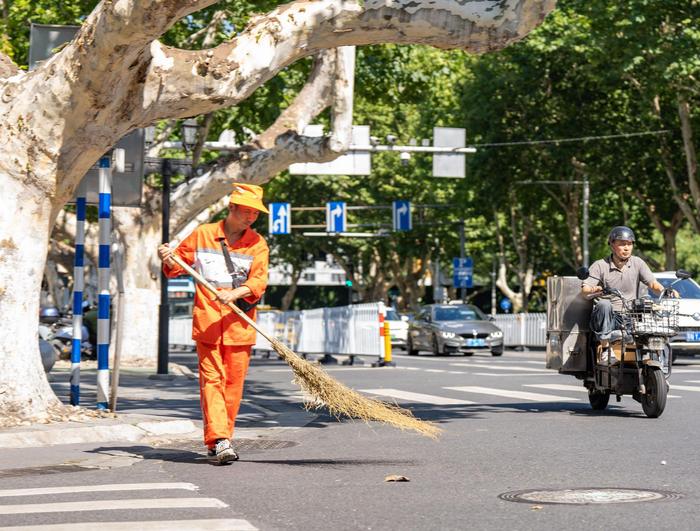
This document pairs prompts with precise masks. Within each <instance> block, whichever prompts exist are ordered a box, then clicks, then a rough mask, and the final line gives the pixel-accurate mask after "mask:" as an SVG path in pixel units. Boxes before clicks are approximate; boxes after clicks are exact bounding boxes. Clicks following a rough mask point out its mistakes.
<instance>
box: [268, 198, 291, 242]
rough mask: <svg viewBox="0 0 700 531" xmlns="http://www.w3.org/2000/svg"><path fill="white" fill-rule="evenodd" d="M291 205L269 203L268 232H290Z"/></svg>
mask: <svg viewBox="0 0 700 531" xmlns="http://www.w3.org/2000/svg"><path fill="white" fill-rule="evenodd" d="M291 229H292V205H291V204H290V203H270V234H289V233H290V232H292V230H291Z"/></svg>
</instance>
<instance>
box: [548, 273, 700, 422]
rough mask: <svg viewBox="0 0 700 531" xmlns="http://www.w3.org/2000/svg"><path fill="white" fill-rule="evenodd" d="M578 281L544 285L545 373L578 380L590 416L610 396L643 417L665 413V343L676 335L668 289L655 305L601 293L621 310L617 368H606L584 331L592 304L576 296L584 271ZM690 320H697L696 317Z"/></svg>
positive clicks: (675, 318) (608, 291)
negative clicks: (630, 402) (635, 406)
mask: <svg viewBox="0 0 700 531" xmlns="http://www.w3.org/2000/svg"><path fill="white" fill-rule="evenodd" d="M676 276H677V280H676V281H674V283H673V284H675V283H676V282H680V281H682V280H684V279H687V278H690V274H689V273H687V272H685V271H682V270H679V271H678V272H677V273H676ZM577 277H578V279H579V280H578V281H577V280H576V279H574V278H572V277H552V279H550V280H548V285H547V303H548V346H547V367H548V368H555V369H558V370H559V372H561V373H563V374H571V375H573V376H575V377H576V378H578V379H581V380H583V384H584V386H585V387H586V388H587V389H588V398H589V402H590V404H591V407H592V408H593V409H595V410H604V409H605V408H606V407H607V406H608V402H609V400H610V395H611V394H614V395H615V397H616V399H617V401H618V402H619V401H620V400H621V398H622V396H623V395H631V396H632V398H633V399H634V400H636V401H637V402H640V403H641V404H642V409H643V410H644V413H645V414H646V415H647V416H648V417H651V418H656V417H659V416H660V415H661V414H662V413H663V411H664V409H665V407H666V397H667V393H668V388H669V387H668V383H667V382H666V379H667V378H668V377H669V376H670V374H671V357H672V356H671V348H670V345H669V338H671V337H673V336H674V335H675V334H676V333H677V332H678V317H679V312H678V301H677V300H676V299H672V298H669V297H668V292H669V290H670V287H669V288H667V289H666V290H664V292H663V293H662V294H661V295H660V296H659V297H658V299H651V298H649V297H645V298H639V299H634V300H625V299H624V297H623V296H622V294H621V293H620V292H619V291H618V290H614V289H610V288H607V287H604V289H603V294H604V295H608V296H612V297H618V298H619V299H620V300H621V301H622V304H623V310H622V312H619V313H620V314H621V316H622V324H621V327H620V329H619V330H617V331H616V334H615V335H614V336H613V338H612V341H611V344H612V348H613V352H614V353H615V356H616V357H617V362H614V363H611V362H610V359H609V358H607V359H601V358H600V348H599V345H598V342H597V340H596V338H595V335H594V334H593V333H592V332H590V331H589V329H588V322H589V320H590V310H591V306H592V303H591V302H590V301H588V300H586V299H585V297H583V296H582V295H581V293H580V285H581V283H580V280H585V279H586V278H588V277H589V272H588V269H587V268H581V269H579V270H578V271H577ZM673 284H672V285H671V286H673ZM574 290H575V291H574ZM691 317H693V318H694V319H696V320H700V315H698V314H695V315H693V316H691Z"/></svg>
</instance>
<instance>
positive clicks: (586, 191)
mask: <svg viewBox="0 0 700 531" xmlns="http://www.w3.org/2000/svg"><path fill="white" fill-rule="evenodd" d="M590 199H591V185H590V182H589V181H588V176H587V175H584V176H583V265H584V267H588V266H589V263H590V255H589V252H588V206H589V204H590Z"/></svg>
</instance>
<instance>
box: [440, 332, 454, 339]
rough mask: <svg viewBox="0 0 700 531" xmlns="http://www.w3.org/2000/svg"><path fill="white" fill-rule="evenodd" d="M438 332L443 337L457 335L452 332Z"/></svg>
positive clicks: (451, 337)
mask: <svg viewBox="0 0 700 531" xmlns="http://www.w3.org/2000/svg"><path fill="white" fill-rule="evenodd" d="M440 334H441V335H442V337H444V338H445V339H454V338H455V337H457V334H455V333H454V332H440Z"/></svg>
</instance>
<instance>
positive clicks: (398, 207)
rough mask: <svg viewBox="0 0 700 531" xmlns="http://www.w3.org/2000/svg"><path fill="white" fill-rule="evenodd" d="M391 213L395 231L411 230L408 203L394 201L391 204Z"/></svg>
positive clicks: (409, 206)
mask: <svg viewBox="0 0 700 531" xmlns="http://www.w3.org/2000/svg"><path fill="white" fill-rule="evenodd" d="M391 211H392V213H393V221H394V230H395V231H405V230H411V229H412V228H413V223H412V220H411V202H410V201H403V200H398V201H394V202H393V203H392V204H391Z"/></svg>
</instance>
